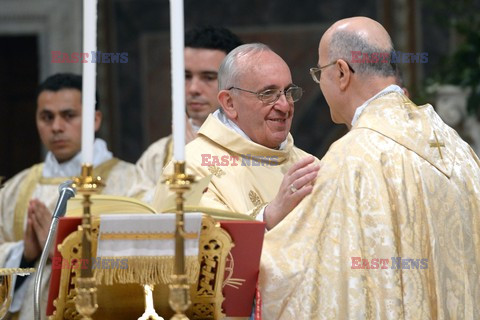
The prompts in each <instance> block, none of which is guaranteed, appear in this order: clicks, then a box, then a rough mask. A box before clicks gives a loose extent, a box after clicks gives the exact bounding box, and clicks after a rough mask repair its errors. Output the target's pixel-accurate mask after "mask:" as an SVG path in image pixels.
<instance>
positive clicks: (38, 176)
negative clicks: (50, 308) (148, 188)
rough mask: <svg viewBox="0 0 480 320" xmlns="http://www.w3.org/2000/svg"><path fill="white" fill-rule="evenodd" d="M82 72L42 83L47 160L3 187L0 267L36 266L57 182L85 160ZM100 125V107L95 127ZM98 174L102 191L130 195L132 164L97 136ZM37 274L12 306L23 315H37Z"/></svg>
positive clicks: (40, 124)
mask: <svg viewBox="0 0 480 320" xmlns="http://www.w3.org/2000/svg"><path fill="white" fill-rule="evenodd" d="M81 90H82V77H81V76H78V75H73V74H56V75H53V76H51V77H49V78H47V79H46V80H45V81H44V82H43V83H42V84H41V85H40V88H39V93H38V96H37V113H36V121H37V128H38V131H39V135H40V138H41V140H42V143H43V144H44V146H45V147H46V148H47V149H48V150H49V151H48V153H47V155H46V158H45V162H42V163H39V164H36V165H34V166H32V167H31V168H28V169H25V170H23V171H21V172H20V173H18V174H16V175H15V176H14V177H12V178H11V179H9V180H8V181H7V182H6V183H5V186H4V188H2V189H0V216H1V217H0V266H1V267H8V268H17V267H20V266H21V267H27V266H28V267H30V266H32V267H33V266H36V264H37V263H38V260H39V258H40V254H41V251H42V249H43V246H44V244H45V241H46V237H47V234H48V229H49V227H50V221H51V215H52V212H53V210H54V207H55V204H56V202H57V199H58V197H59V192H58V186H59V185H60V184H61V183H62V182H65V181H66V180H69V179H72V177H75V176H79V175H80V170H81V165H82V159H81V154H80V147H81V123H82V117H81V116H82V104H81V103H82V101H81V97H82V92H81ZM100 124H101V113H100V111H96V112H95V130H98V129H99V127H100ZM93 166H94V170H93V174H94V175H95V176H101V177H102V179H103V180H104V181H105V184H106V186H105V188H104V189H103V190H102V193H103V194H111V195H126V194H127V191H128V190H129V189H130V188H131V177H132V176H133V175H134V172H135V167H134V165H133V164H130V163H127V162H124V161H121V160H119V159H117V158H114V157H113V155H112V153H111V152H110V151H108V149H107V145H106V143H105V141H103V140H101V139H98V138H97V139H95V143H94V153H93ZM49 275H50V267H48V268H45V274H44V277H43V284H42V287H41V288H42V300H43V301H41V304H42V306H41V312H42V319H43V318H44V317H45V306H46V301H47V298H48V286H49V281H50V277H49ZM33 278H34V276H29V277H28V278H26V279H21V277H18V278H17V281H18V279H21V280H20V281H22V280H23V282H22V283H21V285H20V286H18V285H17V288H16V290H15V296H14V300H13V302H12V306H11V308H10V311H11V312H12V313H17V316H18V319H28V320H31V319H33V317H34V316H33V287H34V286H33Z"/></svg>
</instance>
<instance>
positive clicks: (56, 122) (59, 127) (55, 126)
mask: <svg viewBox="0 0 480 320" xmlns="http://www.w3.org/2000/svg"><path fill="white" fill-rule="evenodd" d="M64 124H65V123H64V120H63V119H62V117H58V116H57V117H55V118H53V121H52V131H54V132H62V131H63V130H64Z"/></svg>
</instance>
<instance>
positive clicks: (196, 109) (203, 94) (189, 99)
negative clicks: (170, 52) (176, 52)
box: [184, 47, 226, 126]
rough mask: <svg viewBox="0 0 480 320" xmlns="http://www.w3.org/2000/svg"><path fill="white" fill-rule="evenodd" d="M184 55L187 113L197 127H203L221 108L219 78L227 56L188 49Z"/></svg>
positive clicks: (216, 52) (197, 49)
mask: <svg viewBox="0 0 480 320" xmlns="http://www.w3.org/2000/svg"><path fill="white" fill-rule="evenodd" d="M184 55H185V98H186V103H187V113H188V116H189V117H190V118H191V119H192V121H193V123H194V124H195V125H197V126H201V125H202V124H203V122H204V121H205V120H206V119H207V117H208V115H209V114H210V113H212V112H213V111H215V110H216V109H217V108H218V106H219V104H218V100H217V94H218V81H217V76H218V69H219V68H220V64H221V63H222V60H223V58H225V56H226V54H225V52H223V51H221V50H211V49H199V48H189V47H186V48H185V51H184Z"/></svg>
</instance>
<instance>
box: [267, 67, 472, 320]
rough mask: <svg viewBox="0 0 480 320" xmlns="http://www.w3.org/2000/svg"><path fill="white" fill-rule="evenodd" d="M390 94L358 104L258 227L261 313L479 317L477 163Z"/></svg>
mask: <svg viewBox="0 0 480 320" xmlns="http://www.w3.org/2000/svg"><path fill="white" fill-rule="evenodd" d="M322 77H323V75H322ZM400 92H401V90H400V88H398V87H396V86H390V87H389V88H386V89H385V90H383V91H382V92H381V93H380V94H379V95H377V96H376V97H374V98H373V99H372V100H371V101H370V102H369V103H367V104H366V106H365V109H364V110H363V112H362V113H361V114H360V117H359V118H358V120H357V121H356V122H355V123H354V125H353V127H352V129H351V131H350V132H349V133H348V134H346V135H345V136H344V137H343V138H341V139H340V140H339V141H337V142H335V143H334V144H333V145H332V146H331V148H330V150H329V151H328V153H327V154H326V156H325V157H324V158H323V159H322V160H321V163H322V169H321V170H320V174H319V176H318V178H317V181H316V183H315V186H314V190H313V192H312V194H311V195H309V196H307V198H305V199H304V201H303V202H301V203H300V205H299V206H298V207H297V208H296V209H295V210H294V211H292V212H291V213H290V214H289V215H288V216H287V217H286V218H285V219H284V220H283V221H282V222H280V224H278V225H277V226H276V227H275V228H274V229H272V230H271V231H269V232H268V233H267V234H266V236H265V243H264V249H263V254H262V263H261V272H260V287H261V290H262V300H263V319H267V320H268V319H392V320H393V319H395V320H396V319H471V320H473V319H480V304H479V301H480V161H479V159H478V157H477V156H476V155H475V153H474V152H473V151H472V149H471V148H470V146H469V145H468V144H467V143H465V142H464V141H463V140H462V139H461V138H460V137H459V136H458V134H457V133H456V132H455V131H454V130H453V129H451V128H450V127H448V126H447V125H446V124H445V123H444V122H443V121H442V120H441V119H440V118H439V116H438V115H437V114H436V113H435V111H434V110H433V108H432V106H430V105H424V106H416V105H415V104H414V103H413V102H411V101H410V100H409V99H408V98H406V97H405V96H404V95H403V94H401V93H400Z"/></svg>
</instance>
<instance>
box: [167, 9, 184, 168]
mask: <svg viewBox="0 0 480 320" xmlns="http://www.w3.org/2000/svg"><path fill="white" fill-rule="evenodd" d="M183 38H184V35H183V0H170V47H171V55H172V126H173V159H174V160H176V161H185V121H186V118H185V66H184V65H185V63H184V55H183V47H184V39H183Z"/></svg>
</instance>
